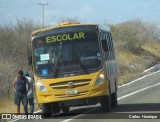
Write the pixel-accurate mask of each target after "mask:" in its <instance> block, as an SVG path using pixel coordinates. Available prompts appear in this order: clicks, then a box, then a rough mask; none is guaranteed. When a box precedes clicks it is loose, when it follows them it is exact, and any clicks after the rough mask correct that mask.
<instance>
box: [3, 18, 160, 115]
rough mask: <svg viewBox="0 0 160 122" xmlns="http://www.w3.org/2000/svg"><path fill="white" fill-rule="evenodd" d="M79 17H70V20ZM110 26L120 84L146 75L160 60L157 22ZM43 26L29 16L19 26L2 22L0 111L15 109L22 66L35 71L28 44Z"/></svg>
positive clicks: (136, 22) (18, 23)
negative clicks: (15, 86)
mask: <svg viewBox="0 0 160 122" xmlns="http://www.w3.org/2000/svg"><path fill="white" fill-rule="evenodd" d="M76 20H77V19H76V18H73V19H72V18H68V21H76ZM63 21H65V20H63ZM109 26H110V27H111V31H112V35H113V40H114V47H115V52H116V59H117V64H118V80H119V81H118V83H119V85H121V84H124V83H126V82H129V81H131V80H133V79H136V78H138V77H140V76H142V75H144V74H143V71H144V70H145V69H146V68H149V67H151V66H153V65H155V64H157V63H158V61H159V60H160V48H159V47H160V28H158V26H157V25H156V24H153V23H146V22H142V21H141V20H138V19H137V20H131V21H127V22H124V23H119V24H114V25H109ZM39 28H41V27H40V25H37V24H35V23H34V22H33V21H31V20H25V19H24V20H17V24H16V25H12V24H7V25H0V69H1V72H0V84H1V89H0V98H1V100H0V113H1V112H13V111H14V112H15V107H13V105H14V104H13V94H14V91H13V88H12V81H13V79H14V77H15V76H16V74H17V71H18V70H20V69H22V70H28V71H30V73H31V67H30V66H28V61H27V60H28V59H27V43H28V42H29V41H30V40H31V32H32V31H33V30H36V29H39ZM8 99H9V100H8ZM6 103H7V104H6ZM8 103H9V104H10V105H12V107H11V106H9V108H10V109H8V108H6V106H8ZM13 109H14V110H13Z"/></svg>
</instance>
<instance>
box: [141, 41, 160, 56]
mask: <svg viewBox="0 0 160 122" xmlns="http://www.w3.org/2000/svg"><path fill="white" fill-rule="evenodd" d="M142 49H143V50H145V51H146V52H148V53H150V54H151V55H153V56H155V57H157V58H160V42H149V43H146V44H145V45H143V46H142Z"/></svg>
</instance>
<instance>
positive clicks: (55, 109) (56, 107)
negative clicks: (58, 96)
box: [52, 103, 61, 114]
mask: <svg viewBox="0 0 160 122" xmlns="http://www.w3.org/2000/svg"><path fill="white" fill-rule="evenodd" d="M60 111H61V108H60V106H59V103H53V104H52V113H53V114H57V113H60Z"/></svg>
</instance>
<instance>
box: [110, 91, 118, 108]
mask: <svg viewBox="0 0 160 122" xmlns="http://www.w3.org/2000/svg"><path fill="white" fill-rule="evenodd" d="M111 101H112V103H111V106H112V107H117V105H118V101H117V92H114V93H112V94H111Z"/></svg>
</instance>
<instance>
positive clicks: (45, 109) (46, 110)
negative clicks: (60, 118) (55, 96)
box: [42, 103, 52, 118]
mask: <svg viewBox="0 0 160 122" xmlns="http://www.w3.org/2000/svg"><path fill="white" fill-rule="evenodd" d="M51 113H52V112H51V104H50V103H47V104H42V115H43V117H44V118H46V117H50V116H51Z"/></svg>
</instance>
